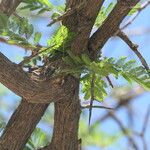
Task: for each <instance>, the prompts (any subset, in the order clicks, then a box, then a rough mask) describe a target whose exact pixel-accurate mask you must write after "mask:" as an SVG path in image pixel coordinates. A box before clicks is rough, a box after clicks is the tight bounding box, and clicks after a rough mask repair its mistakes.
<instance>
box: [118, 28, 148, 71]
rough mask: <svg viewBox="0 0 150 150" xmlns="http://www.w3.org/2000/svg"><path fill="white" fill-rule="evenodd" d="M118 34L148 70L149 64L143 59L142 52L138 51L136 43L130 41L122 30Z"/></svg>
mask: <svg viewBox="0 0 150 150" xmlns="http://www.w3.org/2000/svg"><path fill="white" fill-rule="evenodd" d="M118 36H119V37H120V38H121V39H122V40H123V41H124V42H125V43H126V44H127V45H128V46H129V47H130V48H131V50H132V51H133V52H134V53H135V54H136V55H137V57H138V58H139V59H140V61H141V63H142V65H143V66H144V67H145V69H146V70H148V71H149V66H148V64H147V62H146V60H145V58H144V57H143V56H142V54H141V53H140V52H139V51H138V45H135V44H134V43H132V41H131V40H130V39H129V38H128V36H127V35H126V34H125V33H124V32H122V31H119V32H118Z"/></svg>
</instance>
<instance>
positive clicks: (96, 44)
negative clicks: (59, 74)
mask: <svg viewBox="0 0 150 150" xmlns="http://www.w3.org/2000/svg"><path fill="white" fill-rule="evenodd" d="M138 2H139V0H134V1H131V0H119V1H118V2H117V4H116V6H115V7H114V9H113V10H112V12H111V13H110V14H109V15H108V17H107V19H106V20H105V21H104V23H103V24H102V26H101V27H100V28H99V29H98V30H97V31H96V32H95V33H94V34H93V35H92V37H91V38H90V41H89V51H90V56H91V58H92V59H96V58H97V54H98V53H99V51H100V50H101V49H102V47H103V46H104V44H105V43H106V42H107V40H108V39H109V38H110V37H111V36H113V35H114V34H115V33H116V32H117V31H118V29H119V25H120V23H121V22H122V20H123V19H124V18H125V17H126V15H127V14H128V13H129V12H130V10H131V9H132V8H133V7H134V6H135V5H136V4H137V3H138Z"/></svg>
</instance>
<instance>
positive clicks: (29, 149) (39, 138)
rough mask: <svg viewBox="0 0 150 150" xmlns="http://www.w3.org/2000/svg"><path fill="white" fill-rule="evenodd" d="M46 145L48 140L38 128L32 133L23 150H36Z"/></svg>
mask: <svg viewBox="0 0 150 150" xmlns="http://www.w3.org/2000/svg"><path fill="white" fill-rule="evenodd" d="M47 143H48V139H47V137H46V134H45V132H44V131H42V130H41V129H40V128H36V129H35V130H34V132H33V133H32V135H31V137H30V139H29V141H28V143H27V145H26V147H25V148H24V150H34V149H38V148H39V147H43V146H45V145H46V144H47Z"/></svg>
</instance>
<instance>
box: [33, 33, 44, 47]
mask: <svg viewBox="0 0 150 150" xmlns="http://www.w3.org/2000/svg"><path fill="white" fill-rule="evenodd" d="M41 37H42V34H41V32H36V33H35V34H34V44H35V45H36V44H38V43H39V41H40V39H41Z"/></svg>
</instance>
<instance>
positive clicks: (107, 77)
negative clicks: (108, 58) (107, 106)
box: [106, 76, 114, 88]
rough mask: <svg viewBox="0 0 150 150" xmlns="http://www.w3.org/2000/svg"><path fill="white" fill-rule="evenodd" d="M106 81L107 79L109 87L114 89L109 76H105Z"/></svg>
mask: <svg viewBox="0 0 150 150" xmlns="http://www.w3.org/2000/svg"><path fill="white" fill-rule="evenodd" d="M106 79H107V81H108V83H109V85H110V86H111V87H112V88H114V85H113V83H112V81H111V80H110V78H109V76H106Z"/></svg>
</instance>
